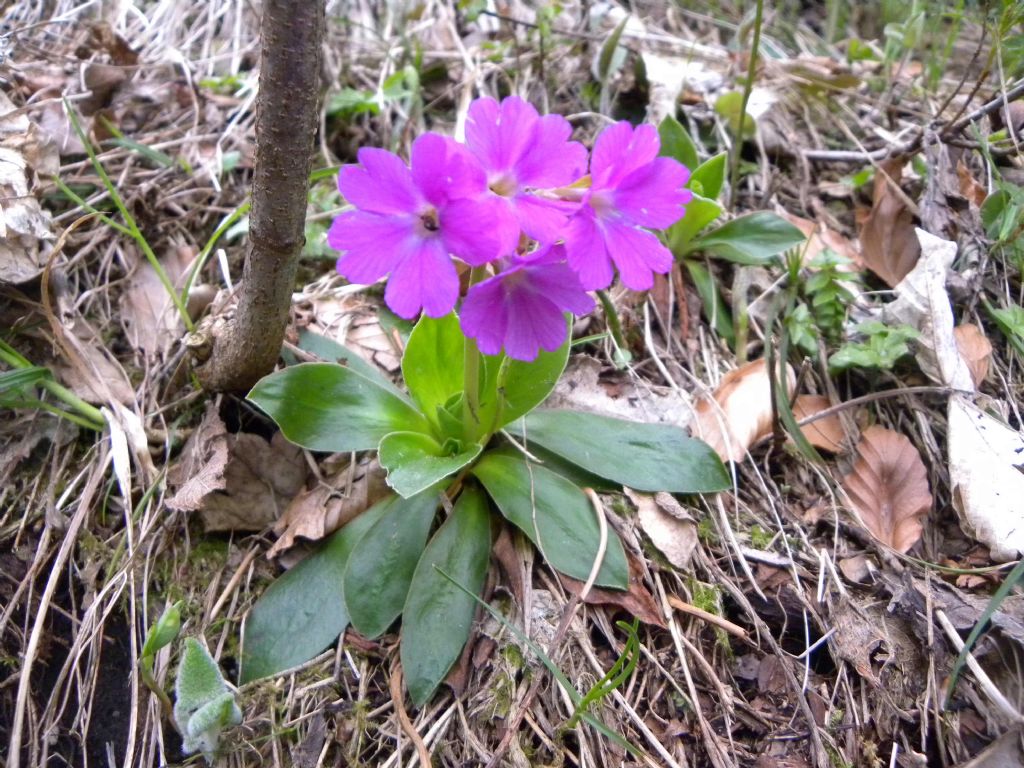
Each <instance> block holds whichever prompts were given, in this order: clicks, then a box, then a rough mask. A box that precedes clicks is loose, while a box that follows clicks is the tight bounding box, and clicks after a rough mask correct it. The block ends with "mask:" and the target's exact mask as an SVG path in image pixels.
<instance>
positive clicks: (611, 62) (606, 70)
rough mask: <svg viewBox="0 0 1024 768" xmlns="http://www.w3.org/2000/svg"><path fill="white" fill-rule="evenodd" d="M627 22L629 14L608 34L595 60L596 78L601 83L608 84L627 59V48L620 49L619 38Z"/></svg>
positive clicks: (594, 70) (594, 73)
mask: <svg viewBox="0 0 1024 768" xmlns="http://www.w3.org/2000/svg"><path fill="white" fill-rule="evenodd" d="M627 22H629V15H628V14H627V15H626V16H624V17H623V18H622V21H620V22H619V25H618V26H617V27H615V29H614V30H612V33H611V34H610V35H608V39H607V40H605V41H604V43H603V44H602V45H601V50H600V51H599V53H598V55H597V59H596V60H595V61H594V64H593V75H594V79H595V80H597V81H598V82H599V83H601V85H607V83H608V80H609V79H610V78H611V77H612V76H613V75H614V74H615V73H616V72H617V71H618V70H619V67H621V66H622V63H623V62H624V61H625V60H626V52H625V50H621V51H620V50H619V39H620V38H621V37H622V32H623V30H625V29H626V24H627Z"/></svg>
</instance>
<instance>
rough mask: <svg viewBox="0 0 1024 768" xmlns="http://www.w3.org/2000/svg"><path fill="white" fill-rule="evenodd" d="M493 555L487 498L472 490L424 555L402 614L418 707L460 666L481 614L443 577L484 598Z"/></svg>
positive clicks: (407, 668) (408, 676) (406, 665)
mask: <svg viewBox="0 0 1024 768" xmlns="http://www.w3.org/2000/svg"><path fill="white" fill-rule="evenodd" d="M490 552H491V515H490V510H488V508H487V497H486V496H485V495H484V494H483V492H482V491H480V490H479V489H478V488H476V487H474V486H469V487H467V488H466V489H465V490H463V491H462V494H461V495H460V496H459V500H458V502H457V503H456V504H455V509H454V510H453V511H452V514H451V516H450V517H449V518H448V519H447V520H446V521H445V522H444V525H442V526H441V527H440V528H439V529H438V530H437V533H435V534H434V537H433V538H432V539H431V540H430V543H428V544H427V547H426V549H425V550H423V555H422V556H421V557H420V561H419V563H417V565H416V572H415V573H414V574H413V577H412V585H411V586H410V587H409V594H408V597H406V600H405V608H404V609H403V611H402V670H403V672H404V673H405V683H406V685H407V686H408V688H409V695H410V696H411V697H412V701H413V704H415V705H416V706H422V705H423V704H425V703H426V702H427V700H428V699H429V698H430V697H431V695H432V694H433V693H434V691H435V690H437V686H438V685H440V683H441V681H442V680H444V678H445V675H447V674H448V670H450V669H451V668H452V665H453V664H454V663H455V662H456V661H457V660H458V658H459V654H461V653H462V649H463V647H464V646H465V645H466V641H467V640H468V639H469V631H470V628H471V626H472V624H473V613H474V612H475V609H476V604H475V601H474V600H473V598H472V597H470V596H467V595H466V594H465V593H464V592H463V591H462V590H460V589H459V588H458V587H456V586H455V585H453V584H452V583H451V581H450V580H449V579H447V578H445V577H444V575H442V574H443V573H446V574H449V575H450V576H451V577H452V578H453V579H455V580H456V581H458V582H459V584H463V585H465V586H466V588H467V589H468V590H470V591H471V592H473V593H479V592H480V590H481V589H482V588H483V585H484V577H485V576H486V574H487V561H488V558H489V556H490Z"/></svg>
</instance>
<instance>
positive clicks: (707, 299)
mask: <svg viewBox="0 0 1024 768" xmlns="http://www.w3.org/2000/svg"><path fill="white" fill-rule="evenodd" d="M683 264H684V265H686V271H687V272H689V273H690V279H691V280H693V284H694V286H695V287H696V288H697V293H698V294H700V301H701V305H702V308H703V310H704V317H706V318H707V319H708V322H710V323H711V324H712V326H713V327H714V329H715V333H717V334H718V335H719V336H721V337H722V338H723V339H725V342H726V343H727V344H728V345H729V346H730V347H733V348H735V346H736V329H735V327H734V326H733V322H732V313H731V312H730V311H729V307H728V305H727V304H726V303H725V301H724V300H723V299H722V295H721V293H719V291H718V285H717V283H716V282H715V278H714V276H713V275H712V274H711V272H710V271H709V270H708V268H707V267H705V266H704V265H703V264H701V263H700V262H697V261H694V260H693V259H683Z"/></svg>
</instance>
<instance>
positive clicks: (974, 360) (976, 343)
mask: <svg viewBox="0 0 1024 768" xmlns="http://www.w3.org/2000/svg"><path fill="white" fill-rule="evenodd" d="M953 335H954V336H955V337H956V348H957V351H958V352H959V353H960V357H962V358H963V360H964V362H965V363H966V364H967V369H968V370H969V371H970V372H971V379H973V380H974V386H975V387H980V386H981V383H982V382H983V381H985V379H986V378H987V377H988V366H989V363H990V362H991V360H992V344H991V343H990V342H989V340H988V338H986V336H985V333H984V331H982V330H981V329H980V328H979V327H978V326H976V325H974V324H973V323H964V324H963V325H958V326H957V327H956V328H954V329H953Z"/></svg>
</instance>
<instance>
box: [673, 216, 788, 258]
mask: <svg viewBox="0 0 1024 768" xmlns="http://www.w3.org/2000/svg"><path fill="white" fill-rule="evenodd" d="M683 221H686V219H685V218H684V219H683ZM806 239H807V237H806V236H805V235H804V233H803V232H801V231H800V230H799V229H797V228H796V227H794V226H793V225H792V224H790V223H789V222H788V221H786V220H785V219H783V218H781V217H779V216H776V215H775V214H774V213H769V212H768V211H758V212H757V213H748V214H746V215H745V216H738V217H736V218H735V219H733V220H732V221H729V222H726V223H725V224H723V225H722V226H720V227H717V228H716V229H713V230H711V231H710V232H707V233H705V234H703V235H701V236H700V237H698V238H697V239H696V240H693V241H692V242H691V243H690V245H689V247H688V248H687V249H686V250H687V251H688V252H689V251H706V252H707V253H712V254H714V255H715V256H719V257H721V258H723V259H726V260H727V261H733V262H736V263H737V264H747V265H752V266H760V265H763V264H766V263H767V262H769V261H771V259H772V258H774V257H775V256H778V255H779V254H780V253H784V252H785V251H788V250H789V249H790V248H792V247H794V246H797V245H800V244H801V243H803V242H804V240H806Z"/></svg>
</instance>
